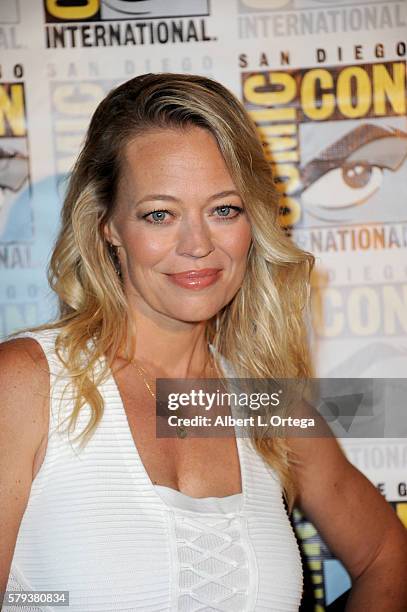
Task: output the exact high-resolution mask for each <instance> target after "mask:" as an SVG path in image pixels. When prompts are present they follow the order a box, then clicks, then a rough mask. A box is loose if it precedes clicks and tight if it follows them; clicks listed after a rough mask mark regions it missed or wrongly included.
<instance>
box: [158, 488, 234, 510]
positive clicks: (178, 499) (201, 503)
mask: <svg viewBox="0 0 407 612" xmlns="http://www.w3.org/2000/svg"><path fill="white" fill-rule="evenodd" d="M154 488H155V490H156V491H157V492H158V494H159V495H160V496H161V497H163V498H164V501H165V502H166V503H168V505H171V507H173V508H180V509H181V510H189V511H190V512H194V513H201V514H209V513H215V512H216V513H217V514H230V513H231V512H238V511H239V510H240V505H241V502H242V493H234V494H232V495H225V496H224V497H215V496H210V497H191V496H190V495H186V494H185V493H182V491H178V490H177V489H173V488H172V487H166V486H165V485H154Z"/></svg>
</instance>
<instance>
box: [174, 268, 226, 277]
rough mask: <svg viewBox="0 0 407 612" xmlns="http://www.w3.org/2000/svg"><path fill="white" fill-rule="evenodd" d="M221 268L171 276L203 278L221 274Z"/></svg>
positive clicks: (177, 273)
mask: <svg viewBox="0 0 407 612" xmlns="http://www.w3.org/2000/svg"><path fill="white" fill-rule="evenodd" d="M219 271H220V269H219V268H203V269H202V270H186V271H185V272H176V273H175V274H169V275H168V276H172V277H174V278H180V279H182V278H191V279H194V278H203V277H205V276H212V275H213V274H216V273H217V272H219Z"/></svg>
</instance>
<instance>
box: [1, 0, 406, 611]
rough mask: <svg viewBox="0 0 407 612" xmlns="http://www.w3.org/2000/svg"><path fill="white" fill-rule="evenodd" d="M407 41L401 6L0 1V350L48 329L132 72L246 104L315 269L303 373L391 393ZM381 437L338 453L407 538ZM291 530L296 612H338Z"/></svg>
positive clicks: (398, 318) (321, 574)
mask: <svg viewBox="0 0 407 612" xmlns="http://www.w3.org/2000/svg"><path fill="white" fill-rule="evenodd" d="M406 33H407V3H406V1H405V0H387V1H380V0H364V1H363V2H359V1H358V2H356V1H353V0H172V1H171V2H169V1H167V0H80V1H78V0H1V2H0V53H1V55H0V58H1V59H0V274H1V285H0V335H1V336H5V335H6V334H8V333H9V332H12V331H15V330H17V329H19V328H22V327H25V326H29V325H30V326H31V325H36V324H39V323H41V322H43V321H46V320H49V319H51V318H52V317H53V316H54V315H55V313H56V303H55V299H54V297H53V296H52V295H51V293H50V291H49V289H48V287H47V283H46V276H45V268H46V265H47V261H48V258H49V254H50V250H51V248H52V243H53V240H54V238H55V234H56V228H57V226H58V219H59V211H60V205H61V196H62V194H63V192H64V188H65V178H66V176H67V174H68V173H69V170H70V168H71V167H72V163H73V161H74V159H75V157H76V155H77V153H78V150H79V147H80V145H81V142H82V140H83V136H84V132H85V130H86V127H87V124H88V121H89V118H90V116H91V113H92V112H93V110H94V109H95V107H96V105H97V103H98V102H99V101H100V100H101V99H102V98H103V96H104V95H105V94H106V93H107V92H108V91H109V90H110V89H111V88H112V87H114V86H116V85H117V84H119V83H121V82H123V81H125V80H127V79H129V78H131V77H133V76H135V75H138V74H142V73H145V72H185V73H199V74H203V75H207V76H211V77H214V78H215V79H217V80H219V81H221V82H222V83H224V85H226V86H227V87H229V88H230V89H231V90H232V91H233V92H234V93H235V94H236V95H237V96H238V97H239V98H240V99H241V100H242V101H243V103H244V104H245V106H246V108H247V109H248V111H249V112H250V114H251V116H252V118H253V119H254V121H255V122H256V124H257V125H258V129H259V132H260V134H261V136H262V140H263V142H264V147H265V151H266V155H267V156H268V158H269V160H270V164H271V166H272V168H273V170H274V174H275V177H276V184H277V187H278V189H279V190H280V191H281V198H282V213H281V222H282V224H283V225H284V226H285V227H286V228H287V231H288V232H290V233H291V235H292V237H293V240H296V241H297V242H298V244H300V245H301V246H303V247H304V248H306V249H307V250H309V251H312V252H313V253H314V254H315V255H316V257H317V261H318V265H317V269H316V273H315V274H314V277H313V285H314V287H313V326H312V327H313V347H314V354H315V357H316V362H317V368H318V374H319V375H320V376H321V377H341V378H346V377H356V378H359V377H362V378H369V377H379V378H380V377H389V378H403V377H405V374H406V369H407V368H406V366H407V341H406V334H407V200H406V191H407V189H406V188H407V163H406V158H407V121H406ZM403 427H404V428H403ZM382 433H383V432H381V433H380V435H379V434H378V436H377V437H375V438H371V437H370V438H364V439H362V438H348V439H344V440H343V441H342V444H343V446H344V449H345V452H346V453H347V455H348V457H349V458H350V460H351V461H352V462H353V463H354V464H355V465H356V466H357V467H358V468H359V469H360V470H362V471H363V472H364V473H365V474H366V476H367V477H368V478H369V479H370V480H371V481H372V482H373V483H374V484H375V486H377V487H378V488H379V490H380V491H381V493H382V494H383V495H384V496H385V497H386V498H387V500H388V501H389V503H391V505H392V506H393V508H394V510H395V512H397V513H398V515H399V517H400V518H401V520H402V521H403V522H404V523H405V524H406V526H407V485H406V480H407V469H406V468H407V442H406V440H405V436H406V435H407V431H406V425H405V422H404V426H403V423H402V422H400V427H399V431H398V435H399V436H400V437H398V438H393V437H388V436H387V437H385V435H382ZM385 433H386V432H384V434H385ZM316 476H317V475H316ZM294 519H295V523H296V531H297V534H298V537H299V538H300V541H301V545H302V548H303V551H304V553H305V556H306V564H307V567H308V575H309V578H308V588H307V602H308V603H307V604H306V607H307V609H315V610H319V611H321V610H324V609H330V607H331V605H332V607H334V606H337V607H338V602H340V601H341V597H343V594H344V593H346V591H347V590H348V589H349V587H350V580H349V576H348V574H347V573H346V571H345V569H344V568H343V566H342V565H341V564H340V563H339V561H337V560H336V559H335V558H334V557H333V556H332V555H331V553H330V551H329V549H328V548H327V546H326V545H325V543H324V542H323V541H322V540H321V538H320V537H319V535H318V533H317V532H316V530H315V529H314V527H313V526H312V525H311V524H310V523H309V522H307V521H306V519H305V518H304V517H303V516H301V514H300V513H299V512H298V511H296V512H295V516H294ZM311 599H312V603H309V602H310V601H311ZM336 609H337V608H336Z"/></svg>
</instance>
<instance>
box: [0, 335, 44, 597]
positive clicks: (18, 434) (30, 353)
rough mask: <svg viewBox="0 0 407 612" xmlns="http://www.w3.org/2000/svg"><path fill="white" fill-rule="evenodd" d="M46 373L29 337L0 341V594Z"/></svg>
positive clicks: (23, 500)
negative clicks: (0, 342)
mask: <svg viewBox="0 0 407 612" xmlns="http://www.w3.org/2000/svg"><path fill="white" fill-rule="evenodd" d="M48 396H49V371H48V364H47V361H46V358H45V356H44V353H43V352H42V350H41V348H40V347H39V345H38V343H37V342H35V341H34V340H32V339H28V338H21V339H16V340H10V341H9V342H4V343H2V344H0V449H1V452H0V592H2V591H5V590H6V586H7V581H8V577H9V573H10V566H11V562H12V559H13V554H14V549H15V544H16V540H17V535H18V530H19V528H20V523H21V519H22V517H23V514H24V511H25V509H26V506H27V502H28V499H29V495H30V490H31V484H32V479H33V466H34V459H35V455H36V452H37V450H38V449H39V447H40V444H41V442H42V440H43V437H44V435H47V429H46V427H47V423H48V421H47V419H48V405H49V399H48Z"/></svg>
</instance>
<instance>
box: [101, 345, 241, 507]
mask: <svg viewBox="0 0 407 612" xmlns="http://www.w3.org/2000/svg"><path fill="white" fill-rule="evenodd" d="M220 362H221V369H222V371H223V373H224V374H227V368H228V366H227V364H226V361H225V359H224V357H222V355H220ZM107 373H108V375H107V379H106V381H105V383H104V385H105V387H106V389H109V390H110V393H109V400H108V401H105V410H106V409H107V410H108V411H109V413H110V419H111V421H112V422H113V427H114V432H115V434H116V439H120V440H121V441H122V444H119V449H120V452H121V454H122V457H123V460H124V461H125V463H126V464H127V467H128V469H129V471H130V473H131V475H132V477H133V479H134V480H135V482H138V483H140V474H141V476H142V479H143V482H144V485H145V486H146V488H147V489H148V491H149V492H150V494H151V497H152V498H153V499H154V500H155V501H156V502H158V505H159V506H161V507H163V508H166V509H173V507H172V506H170V505H169V504H168V503H167V502H166V501H165V500H164V499H163V498H162V497H161V496H160V494H159V493H158V491H157V489H156V488H155V487H156V485H154V484H153V482H152V480H151V478H150V476H149V474H148V472H147V470H146V467H145V465H144V463H143V461H142V459H141V455H140V453H139V451H138V448H137V445H136V442H135V440H134V438H133V435H132V433H131V429H130V424H129V420H128V418H127V413H126V410H125V407H124V402H123V398H122V396H121V393H120V390H119V386H118V384H117V382H116V379H115V377H114V375H113V372H112V369H111V368H110V367H109V366H108V367H107ZM225 378H230V376H229V377H228V376H225ZM112 398H113V401H112ZM234 431H235V441H236V447H237V456H238V461H239V469H240V484H241V492H240V493H235V494H234V495H240V496H241V499H240V505H239V509H238V510H235V511H234V512H231V513H228V514H241V513H243V512H244V510H245V509H246V502H247V490H246V489H247V482H246V470H245V460H244V453H243V449H242V440H241V438H239V436H237V435H236V426H235V427H234ZM119 434H121V436H120V437H119ZM123 436H124V439H123ZM126 448H127V449H132V453H131V454H130V456H129V454H128V453H127V454H126V453H125V449H126ZM158 486H164V485H158ZM173 490H174V491H175V492H176V493H179V494H180V495H183V496H185V497H186V498H188V499H190V500H193V501H195V500H197V499H211V498H210V497H201V498H199V497H192V496H191V495H186V494H185V493H183V492H182V491H179V490H177V489H173ZM229 497H232V496H230V495H225V496H223V497H220V498H218V499H223V500H224V499H226V498H229ZM212 499H213V497H212ZM205 514H210V512H205ZM216 514H219V513H216Z"/></svg>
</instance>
